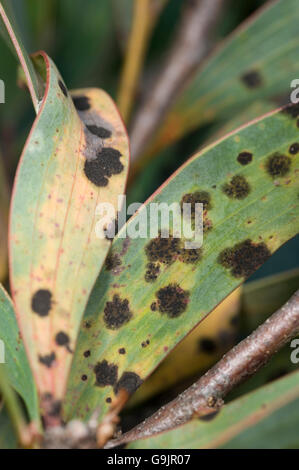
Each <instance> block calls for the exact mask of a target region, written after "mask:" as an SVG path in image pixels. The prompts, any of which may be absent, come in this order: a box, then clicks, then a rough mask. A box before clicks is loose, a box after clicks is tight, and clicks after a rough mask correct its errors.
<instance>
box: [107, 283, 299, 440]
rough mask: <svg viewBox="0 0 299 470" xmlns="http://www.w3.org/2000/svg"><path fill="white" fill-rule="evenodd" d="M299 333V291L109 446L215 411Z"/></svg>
mask: <svg viewBox="0 0 299 470" xmlns="http://www.w3.org/2000/svg"><path fill="white" fill-rule="evenodd" d="M298 333H299V290H298V291H297V292H296V293H295V294H294V295H293V296H292V297H291V299H290V300H289V301H288V302H287V303H286V304H285V305H284V306H283V307H281V308H280V309H279V310H278V311H277V312H276V313H274V314H273V315H272V316H271V317H270V318H269V319H268V320H266V321H265V323H263V324H262V325H261V326H259V328H257V329H256V330H255V331H254V332H253V333H252V334H251V335H249V336H248V337H247V338H246V339H244V340H243V341H241V342H240V343H239V344H238V345H237V346H235V347H234V348H233V349H232V350H231V351H229V352H228V353H227V354H226V355H225V356H223V358H222V359H221V360H220V361H219V362H218V363H217V364H216V365H215V366H214V367H212V369H210V370H209V371H208V372H207V373H206V374H205V375H204V376H202V377H201V378H200V379H199V380H198V381H197V382H195V383H194V384H193V385H192V386H191V387H189V388H188V389H187V390H185V391H184V392H183V393H182V394H181V395H179V396H178V397H177V398H176V399H174V400H173V401H171V402H170V403H168V404H167V405H165V406H164V407H162V408H160V410H158V411H157V412H156V413H155V414H153V415H152V416H151V417H150V418H148V419H146V420H145V421H143V423H141V424H140V425H138V426H136V427H135V428H134V429H132V430H131V431H128V432H127V433H126V434H124V435H123V436H122V437H120V438H119V439H115V440H114V441H110V442H109V443H108V444H107V446H106V447H107V448H111V447H114V446H116V445H120V444H124V443H127V442H131V441H135V440H137V439H142V438H145V437H150V436H152V435H154V434H157V433H161V432H164V431H167V430H170V429H173V428H175V427H177V426H179V425H181V424H184V423H186V422H187V421H189V420H190V419H192V417H193V416H195V415H202V414H206V413H207V408H209V407H210V408H211V410H210V411H211V412H212V411H213V410H215V408H216V409H217V408H218V407H219V406H221V404H222V399H223V398H224V397H225V396H226V395H227V394H228V393H229V392H230V391H231V390H232V389H233V388H234V387H236V385H238V384H240V383H241V382H243V381H244V380H246V379H248V378H249V377H251V376H252V375H253V374H254V373H255V372H256V371H257V370H258V369H260V368H261V367H262V366H263V365H265V364H266V363H267V362H268V361H269V359H270V358H271V357H272V356H273V354H275V353H276V352H277V351H278V350H279V349H280V348H281V347H282V346H283V345H284V344H286V343H287V342H288V341H289V340H290V339H292V338H293V337H294V336H296V335H297V334H298Z"/></svg>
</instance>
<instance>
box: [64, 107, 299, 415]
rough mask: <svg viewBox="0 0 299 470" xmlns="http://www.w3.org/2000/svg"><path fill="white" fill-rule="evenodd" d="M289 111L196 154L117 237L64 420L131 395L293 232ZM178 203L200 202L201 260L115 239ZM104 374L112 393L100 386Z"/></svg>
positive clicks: (294, 130) (297, 227)
mask: <svg viewBox="0 0 299 470" xmlns="http://www.w3.org/2000/svg"><path fill="white" fill-rule="evenodd" d="M298 113H299V110H298V105H294V106H293V107H288V108H286V109H284V110H283V111H278V112H275V113H273V114H271V115H268V116H266V117H264V118H262V119H260V120H259V121H255V122H254V123H253V124H251V125H249V126H248V127H243V128H242V129H239V130H238V131H237V132H236V133H234V134H230V135H229V136H228V137H227V138H224V139H223V140H221V141H220V142H217V143H216V144H215V145H213V146H209V147H207V148H206V149H204V150H202V151H201V152H200V153H198V154H197V155H195V156H194V157H193V158H192V159H191V160H189V161H188V162H187V163H186V164H185V165H184V166H183V167H182V168H181V169H180V170H179V171H178V172H176V173H175V174H174V175H173V177H172V178H170V179H169V180H168V181H167V182H166V183H165V184H164V185H163V186H162V187H161V188H160V189H159V190H158V191H157V192H156V193H155V194H154V195H153V196H152V197H151V198H150V199H149V200H148V201H147V204H146V205H145V206H143V208H142V209H140V210H139V212H138V214H137V215H135V217H133V218H132V219H131V220H130V221H129V222H128V224H127V227H124V228H123V229H122V230H121V231H120V233H119V234H118V237H117V238H116V239H115V240H114V242H113V246H112V252H111V253H110V255H109V259H108V262H107V264H106V269H105V270H104V271H103V272H102V273H101V275H100V276H99V278H98V281H97V283H96V285H95V288H94V290H93V292H92V295H91V297H90V300H89V304H88V307H87V310H86V314H85V318H84V323H83V326H82V331H81V333H80V338H79V342H78V347H77V350H76V355H75V358H74V363H73V368H72V373H71V378H70V381H69V385H68V387H69V393H68V396H67V400H66V405H65V415H66V416H67V417H68V418H70V417H71V416H79V417H81V418H86V417H88V416H90V414H91V412H92V410H93V409H95V408H96V407H97V406H100V407H101V412H102V414H104V413H105V411H106V410H107V407H108V404H105V400H106V399H107V398H108V397H113V394H114V391H117V390H118V389H119V387H120V386H123V385H125V386H126V387H127V388H128V389H129V391H130V392H132V391H133V390H134V389H135V388H136V387H137V386H138V385H140V384H141V382H142V380H145V379H146V378H147V377H148V375H149V374H151V373H152V372H153V370H154V369H155V368H156V367H157V366H158V364H159V363H160V362H161V361H162V360H163V359H164V357H165V356H166V355H167V354H168V353H169V352H170V351H171V349H172V348H173V347H174V346H175V345H176V344H177V343H178V342H180V341H181V340H182V339H183V338H184V336H185V335H186V334H187V333H189V332H190V331H191V329H193V328H194V327H195V326H196V325H197V324H198V323H199V322H200V321H202V320H203V319H204V318H205V317H206V315H208V314H209V312H211V311H212V310H213V309H214V308H215V306H217V305H218V304H219V303H220V302H221V300H223V299H224V298H225V297H226V296H227V295H228V294H229V293H230V292H232V291H233V290H234V289H235V288H236V287H237V286H238V285H239V284H240V283H242V282H243V281H244V279H245V278H247V277H248V276H249V275H250V274H252V273H253V272H254V270H255V269H257V268H258V267H259V266H260V265H261V264H262V263H263V262H264V261H265V260H266V259H267V258H268V256H270V254H272V253H273V252H274V251H275V250H277V249H278V248H279V247H280V246H281V245H282V244H283V243H285V242H286V241H287V240H288V239H290V238H291V237H292V236H294V235H295V234H296V233H297V232H298V231H299V217H298V160H299V152H297V153H296V154H293V153H292V152H294V149H296V148H297V145H295V146H294V145H293V144H294V143H296V142H297V139H298V127H297V117H298ZM243 152H247V153H246V154H244V153H243ZM290 152H291V153H290ZM249 154H250V155H249ZM245 161H246V163H247V164H246V165H244V163H245ZM240 162H241V163H240ZM233 196H236V197H233ZM186 200H191V201H193V202H194V201H197V202H200V201H202V202H205V211H204V239H203V246H202V250H201V252H193V253H191V255H192V256H191V255H190V250H184V249H183V247H178V244H179V243H180V240H178V242H177V244H176V243H175V242H173V239H171V238H170V239H167V240H168V241H169V243H167V240H166V243H165V244H164V245H163V243H162V239H161V238H159V237H158V238H157V239H155V240H149V237H148V236H147V237H146V238H141V237H139V238H135V239H131V238H130V237H127V238H125V239H124V238H123V235H124V232H125V230H126V228H127V229H128V230H132V229H133V228H134V227H135V226H136V224H137V222H138V221H139V222H140V224H141V226H142V227H144V226H145V224H147V225H148V227H149V228H151V229H152V228H153V224H151V223H150V222H151V221H150V211H148V210H147V209H148V206H149V204H150V203H152V202H155V203H162V202H165V203H167V204H168V205H171V204H172V203H174V202H176V203H181V202H183V201H186ZM160 228H164V227H163V226H162V227H160ZM179 248H181V251H180V252H179ZM170 261H172V262H170ZM188 261H189V262H188ZM150 263H151V264H150ZM149 264H150V265H149ZM152 265H154V267H153V266H152ZM158 270H159V271H158ZM149 274H153V275H152V276H150V275H149ZM151 277H152V279H150V278H151ZM155 277H157V278H156V279H154V278H155ZM151 280H152V281H153V282H148V281H151ZM124 351H125V354H122V352H124ZM107 371H108V372H111V376H109V382H108V383H110V384H112V385H113V386H111V385H110V386H102V385H103V381H102V380H101V372H105V373H106V372H107ZM104 376H105V374H104ZM82 377H83V379H85V380H82ZM116 380H118V381H120V382H117V384H118V385H117V384H116ZM104 382H105V381H104ZM113 390H114V391H113Z"/></svg>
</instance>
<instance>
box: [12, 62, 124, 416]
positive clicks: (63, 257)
mask: <svg viewBox="0 0 299 470" xmlns="http://www.w3.org/2000/svg"><path fill="white" fill-rule="evenodd" d="M35 64H36V67H37V68H38V69H39V70H40V72H41V75H42V76H45V68H46V76H45V79H46V92H45V96H44V99H43V103H42V105H41V109H40V112H39V114H38V116H37V118H36V120H35V122H34V125H33V128H32V130H31V133H30V135H29V137H28V139H27V142H26V145H25V148H24V151H23V154H22V156H21V161H20V163H19V167H18V170H17V176H16V180H15V184H14V192H13V201H12V208H11V214H10V217H11V220H10V228H11V233H10V240H9V242H10V265H11V287H12V294H13V299H14V302H15V306H16V312H17V318H18V322H19V325H20V329H21V332H22V335H23V338H24V343H25V347H26V351H27V354H28V357H29V360H30V363H31V367H32V369H33V372H34V376H35V381H36V384H37V387H38V390H39V393H40V395H41V400H42V401H43V399H45V400H46V402H47V404H45V406H47V407H48V410H49V405H48V401H49V396H50V397H51V400H52V399H53V400H56V401H57V400H60V399H61V398H62V397H63V395H64V391H65V385H66V378H67V375H68V370H69V368H70V363H71V360H72V355H73V351H74V349H75V345H76V337H77V334H78V329H79V325H80V320H81V316H82V315H83V312H84V309H85V306H86V303H87V299H88V297H89V294H90V291H91V289H92V287H93V284H94V282H95V280H96V277H97V275H98V274H99V271H100V270H101V266H102V264H103V262H104V259H105V257H106V254H107V252H108V250H109V247H110V244H111V242H110V241H109V240H108V239H107V238H105V236H104V228H103V227H102V228H100V229H99V230H98V234H96V231H95V228H96V224H97V222H98V221H97V216H96V208H97V206H98V204H99V203H100V202H103V203H107V202H109V203H110V204H112V206H113V207H117V203H118V195H119V194H122V193H123V191H124V188H125V183H126V177H127V171H128V157H129V149H128V140H127V135H126V131H125V129H124V126H123V124H122V122H121V119H120V117H119V114H118V112H117V110H116V108H115V105H114V104H113V102H112V100H111V99H110V97H109V96H107V94H106V93H105V92H104V91H102V90H98V89H93V88H91V89H85V90H77V91H75V92H74V93H73V100H74V104H75V106H76V108H77V110H76V109H75V106H74V104H73V101H72V99H71V97H70V95H69V93H68V91H67V89H66V86H65V84H64V83H63V80H62V78H61V77H60V75H59V73H58V71H57V69H56V67H55V65H54V64H53V62H52V61H51V59H50V58H49V57H48V56H47V55H46V54H44V53H42V55H38V56H35ZM77 111H78V112H77ZM79 115H80V116H79ZM80 118H81V119H80ZM112 218H113V214H109V216H107V217H106V221H107V225H109V222H110V221H111V220H112ZM49 394H50V395H49ZM56 409H57V406H56Z"/></svg>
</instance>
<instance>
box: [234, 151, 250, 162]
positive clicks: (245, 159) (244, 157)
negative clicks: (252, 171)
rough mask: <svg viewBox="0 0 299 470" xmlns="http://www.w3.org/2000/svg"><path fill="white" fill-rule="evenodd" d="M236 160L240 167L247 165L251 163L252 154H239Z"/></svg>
mask: <svg viewBox="0 0 299 470" xmlns="http://www.w3.org/2000/svg"><path fill="white" fill-rule="evenodd" d="M237 160H238V162H239V163H240V164H241V165H248V163H250V162H251V161H252V153H250V152H241V153H239V155H238V158H237Z"/></svg>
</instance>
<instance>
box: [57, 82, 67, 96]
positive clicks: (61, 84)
mask: <svg viewBox="0 0 299 470" xmlns="http://www.w3.org/2000/svg"><path fill="white" fill-rule="evenodd" d="M58 85H59V88H60V90H61V91H62V93H63V94H64V96H67V89H66V87H65V85H64V83H63V82H62V81H61V80H58Z"/></svg>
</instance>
